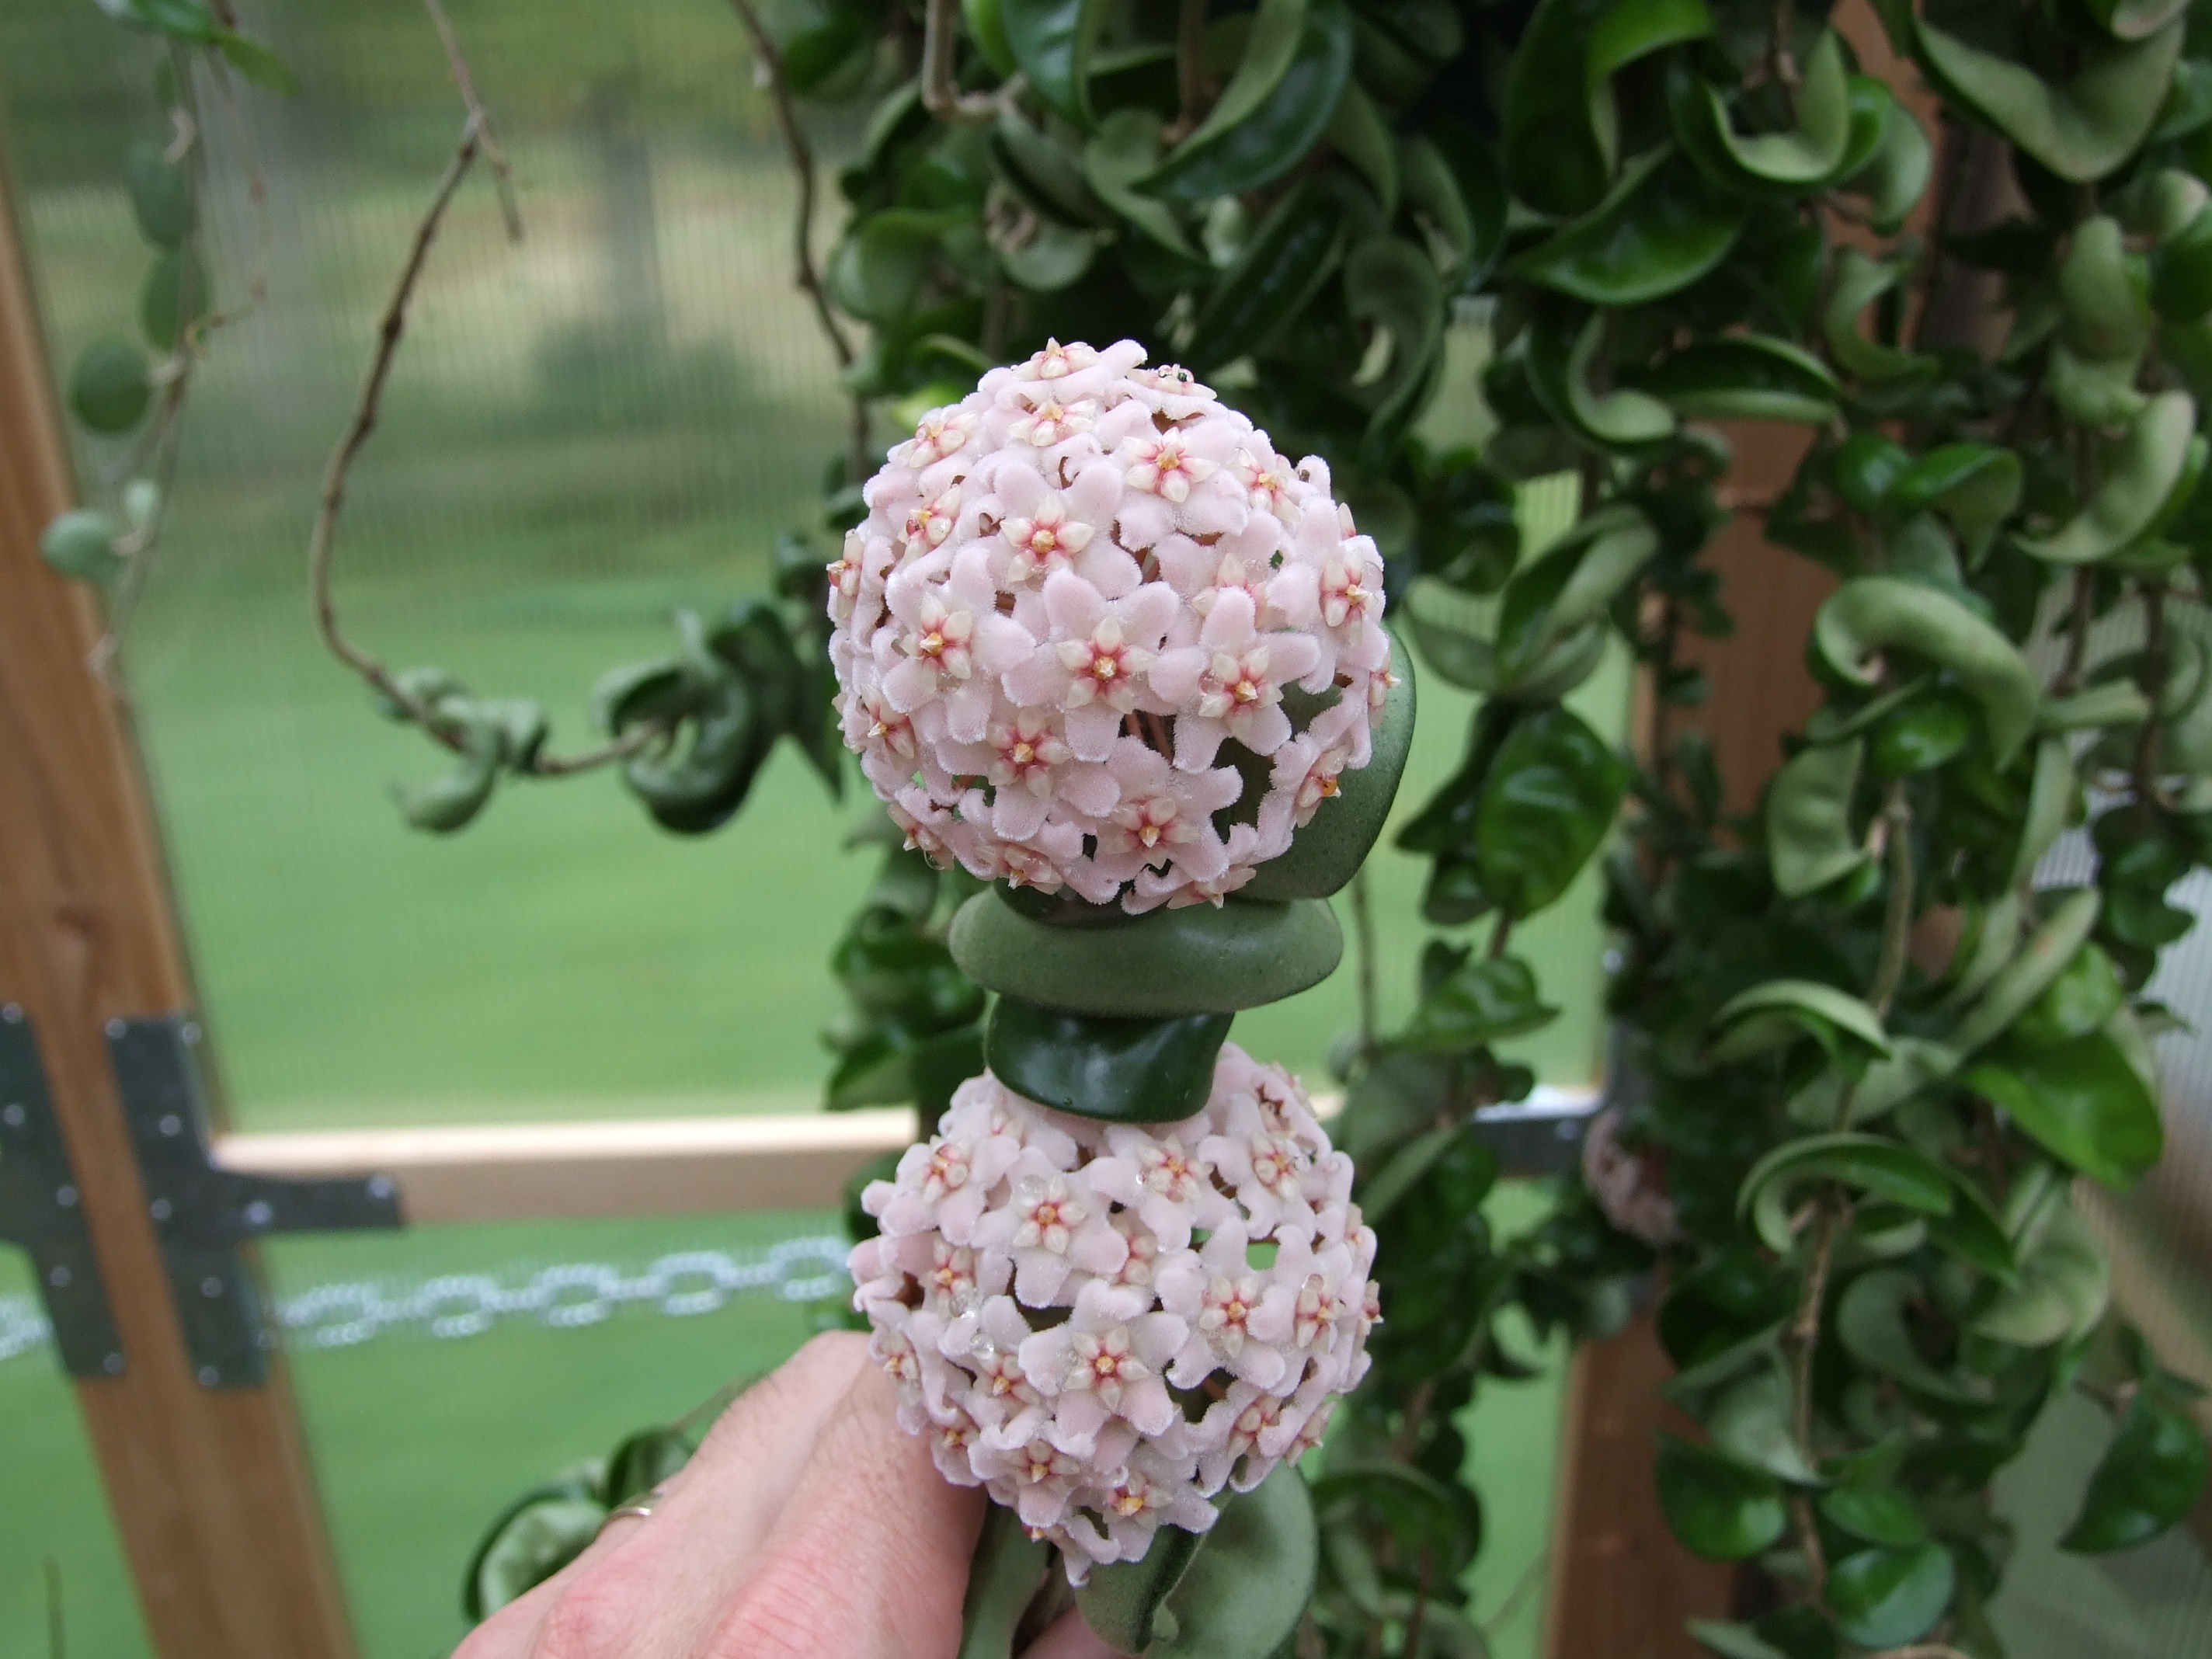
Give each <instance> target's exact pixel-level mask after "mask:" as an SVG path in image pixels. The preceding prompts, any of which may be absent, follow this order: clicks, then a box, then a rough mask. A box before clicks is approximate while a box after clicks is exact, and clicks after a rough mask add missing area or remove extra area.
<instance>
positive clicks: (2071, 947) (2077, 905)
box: [1951, 887, 2101, 1054]
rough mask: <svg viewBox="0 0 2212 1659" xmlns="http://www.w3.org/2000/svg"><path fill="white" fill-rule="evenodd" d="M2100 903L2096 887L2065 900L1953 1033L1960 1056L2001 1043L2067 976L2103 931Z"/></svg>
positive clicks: (2088, 888)
mask: <svg viewBox="0 0 2212 1659" xmlns="http://www.w3.org/2000/svg"><path fill="white" fill-rule="evenodd" d="M2100 902H2101V901H2100V897H2099V895H2098V892H2097V890H2096V889H2095V888H2093V887H2080V888H2076V889H2075V890H2073V891H2072V892H2070V893H2069V894H2067V895H2066V896H2064V897H2063V898H2062V899H2060V900H2059V902H2058V903H2057V907H2056V908H2054V909H2053V910H2052V911H2051V916H2050V919H2049V920H2048V921H2045V922H2044V924H2043V925H2042V926H2041V927H2039V928H2038V929H2036V932H2035V937H2034V938H2033V939H2030V940H2029V941H2028V944H2027V949H2026V950H2024V951H2021V953H2020V954H2019V955H2018V956H2016V957H2013V958H2012V959H2011V960H2010V961H2008V963H2006V964H2005V966H2004V967H2003V969H2002V970H2000V971H1999V972H1998V973H1996V975H1993V976H1992V977H1991V978H1990V982H1989V988H1988V989H1987V990H1986V991H1984V993H1983V994H1982V997H1981V1000H1979V1001H1978V1002H1977V1003H1976V1004H1975V1005H1974V1006H1973V1008H1972V1012H1969V1013H1968V1014H1967V1015H1966V1018H1964V1019H1962V1020H1960V1022H1959V1024H1958V1027H1957V1029H1956V1030H1954V1031H1953V1032H1952V1034H1951V1042H1952V1045H1953V1046H1954V1048H1957V1049H1958V1050H1959V1052H1960V1054H1972V1053H1973V1052H1974V1050H1975V1049H1977V1048H1981V1047H1982V1046H1983V1045H1984V1044H1985V1043H1988V1042H1993V1041H1995V1040H1996V1038H1997V1037H1998V1036H2001V1035H2002V1033H2003V1032H2004V1030H2006V1028H2007V1027H2008V1026H2010V1025H2011V1024H2012V1023H2013V1021H2015V1019H2017V1018H2020V1016H2021V1014H2022V1013H2024V1012H2026V1011H2027V1006H2028V1005H2029V1004H2031V1003H2033V1001H2034V1000H2036V999H2037V998H2038V997H2039V996H2041V995H2042V994H2043V993H2044V991H2045V989H2046V988H2047V987H2049V986H2050V984H2051V981H2053V980H2056V979H2057V977H2058V975H2060V974H2061V973H2063V971H2064V970H2065V968H2066V965H2067V963H2070V962H2071V961H2073V959H2074V956H2075V952H2076V951H2079V950H2080V949H2081V946H2082V945H2083V944H2084V943H2085V942H2086V941H2087V939H2088V937H2089V933H2090V930H2091V929H2092V928H2093V927H2095V926H2096V925H2097V911H2098V908H2099V905H2100Z"/></svg>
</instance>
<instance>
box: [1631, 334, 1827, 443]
mask: <svg viewBox="0 0 2212 1659" xmlns="http://www.w3.org/2000/svg"><path fill="white" fill-rule="evenodd" d="M1635 384H1636V385H1637V386H1638V387H1640V388H1641V389H1643V390H1644V391H1645V392H1650V393H1652V394H1653V395H1654V396H1656V397H1657V398H1661V399H1662V401H1664V402H1665V403H1667V404H1669V405H1670V406H1671V407H1672V408H1673V409H1674V411H1675V412H1676V413H1677V414H1680V415H1686V416H1690V417H1691V418H1692V419H1694V420H1709V421H1800V422H1808V423H1809V424H1814V425H1818V424H1820V423H1822V422H1827V421H1832V420H1833V419H1834V418H1835V416H1836V410H1837V404H1838V401H1839V400H1840V399H1841V398H1842V396H1843V392H1842V388H1841V387H1839V386H1837V384H1836V377H1835V376H1834V375H1833V374H1830V373H1829V372H1828V367H1827V365H1826V363H1823V362H1821V361H1820V359H1819V358H1818V357H1815V356H1813V355H1812V353H1810V352H1808V351H1806V350H1803V349H1801V348H1800V347H1797V346H1794V345H1792V344H1790V343H1789V342H1788V341H1787V340H1778V339H1774V338H1772V337H1770V336H1767V335H1764V334H1723V335H1720V336H1717V337H1714V338H1711V339H1706V340H1699V341H1697V342H1695V343H1692V344H1691V345H1688V346H1686V347H1684V348H1683V349H1681V350H1680V351H1677V352H1675V353H1674V354H1673V355H1672V356H1668V357H1666V358H1663V359H1662V360H1661V361H1660V362H1659V363H1658V364H1657V365H1656V366H1655V367H1654V368H1651V369H1650V370H1649V371H1647V372H1646V373H1644V374H1641V375H1638V377H1637V379H1636V381H1635Z"/></svg>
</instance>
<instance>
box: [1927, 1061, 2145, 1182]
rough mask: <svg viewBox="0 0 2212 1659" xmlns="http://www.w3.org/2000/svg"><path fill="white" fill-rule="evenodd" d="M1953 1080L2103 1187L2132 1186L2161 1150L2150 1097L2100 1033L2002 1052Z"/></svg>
mask: <svg viewBox="0 0 2212 1659" xmlns="http://www.w3.org/2000/svg"><path fill="white" fill-rule="evenodd" d="M1959 1081H1960V1084H1961V1085H1963V1086H1964V1087H1966V1088H1968V1089H1971V1090H1972V1091H1974V1092H1975V1093H1976V1094H1978V1095H1981V1096H1983V1097H1985V1098H1987V1099H1989V1100H1991V1101H1994V1102H1995V1103H1996V1104H1998V1105H2000V1106H2002V1107H2003V1108H2004V1109H2005V1110H2007V1111H2008V1112H2009V1113H2011V1114H2012V1116H2013V1121H2015V1123H2017V1124H2019V1126H2020V1127H2021V1128H2022V1129H2023V1130H2025V1131H2027V1133H2028V1134H2029V1135H2030V1136H2032V1137H2033V1139H2035V1140H2036V1141H2037V1142H2038V1143H2039V1145H2041V1146H2043V1147H2044V1148H2045V1151H2047V1152H2051V1154H2052V1155H2053V1156H2054V1157H2057V1158H2063V1160H2065V1162H2066V1163H2068V1164H2070V1165H2072V1166H2073V1167H2074V1168H2075V1169H2077V1170H2081V1173H2082V1174H2084V1175H2086V1176H2090V1177H2092V1178H2093V1179H2094V1180H2097V1181H2100V1182H2104V1183H2105V1184H2106V1186H2108V1187H2115V1188H2124V1187H2127V1186H2129V1185H2130V1184H2132V1183H2133V1182H2134V1181H2135V1179H2136V1176H2140V1175H2141V1174H2142V1172H2143V1171H2144V1170H2148V1169H2149V1168H2150V1166H2151V1165H2152V1164H2155V1163H2157V1162H2158V1157H2159V1153H2160V1152H2162V1151H2163V1150H2164V1149H2165V1146H2166V1132H2165V1129H2164V1127H2163V1126H2162V1125H2161V1124H2160V1121H2159V1115H2158V1100H2157V1097H2155V1096H2154V1094H2153V1093H2152V1092H2151V1091H2150V1088H2149V1087H2148V1085H2146V1084H2145V1083H2144V1081H2143V1079H2142V1077H2141V1076H2140V1075H2139V1074H2138V1073H2137V1072H2136V1068H2135V1067H2134V1066H2133V1065H2131V1064H2130V1062H2129V1060H2128V1057H2127V1055H2126V1054H2124V1052H2123V1051H2122V1050H2121V1048H2119V1046H2118V1044H2117V1043H2115V1042H2113V1041H2112V1038H2111V1037H2109V1036H2106V1035H2105V1034H2104V1033H2103V1032H2101V1031H2099V1032H2094V1033H2093V1034H2091V1035H2090V1036H2085V1037H2078V1038H2076V1039H2075V1041H2073V1042H2067V1043H2062V1044H2061V1045H2059V1046H2058V1047H2057V1048H2041V1049H2037V1050H2034V1051H2033V1052H2025V1053H2023V1052H2019V1051H2016V1050H2015V1049H2013V1048H2010V1047H2009V1046H2008V1047H2007V1048H2002V1049H1999V1050H1996V1052H1994V1053H1993V1054H1991V1055H1990V1057H1989V1058H1988V1059H1986V1060H1983V1061H1981V1062H1980V1063H1978V1064H1977V1065H1975V1066H1971V1067H1969V1068H1968V1069H1967V1071H1966V1073H1965V1074H1964V1075H1963V1076H1962V1077H1961V1078H1960V1079H1959Z"/></svg>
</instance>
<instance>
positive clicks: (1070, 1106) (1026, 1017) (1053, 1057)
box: [983, 996, 1235, 1123]
mask: <svg viewBox="0 0 2212 1659" xmlns="http://www.w3.org/2000/svg"><path fill="white" fill-rule="evenodd" d="M1233 1018H1235V1016H1234V1015H1231V1014H1183V1015H1180V1016H1172V1017H1169V1018H1156V1019H1118V1018H1109V1017H1106V1016H1102V1015H1096V1014H1071V1013H1067V1012H1063V1011H1061V1010H1059V1009H1054V1008H1040V1007H1037V1006H1036V1005H1035V1004H1033V1003H1028V1002H1024V1001H1021V1000H1019V999H1018V998H1015V997H1012V996H1001V997H1000V999H999V1000H998V1003H997V1005H996V1006H994V1008H993V1009H992V1010H991V1018H990V1021H989V1023H988V1024H987V1025H986V1026H985V1027H984V1028H983V1062H984V1064H985V1065H987V1066H989V1067H990V1068H991V1072H992V1074H993V1075H994V1077H996V1078H997V1079H999V1081H1000V1082H1001V1083H1003V1084H1005V1085H1006V1086H1007V1087H1008V1088H1009V1089H1012V1091H1014V1092H1015V1093H1016V1094H1018V1095H1021V1096H1023V1097H1026V1098H1028V1099H1030V1100H1034V1101H1036V1103H1038V1104H1039V1105H1042V1106H1049V1107H1051V1108H1053V1109H1054V1110H1055V1111H1062V1112H1073V1113H1074V1114H1075V1115H1077V1116H1079V1117H1091V1118H1103V1119H1104V1120H1105V1121H1108V1122H1110V1123H1179V1122H1181V1121H1182V1120H1183V1119H1185V1118H1187V1117H1189V1116H1191V1115H1194V1114H1195V1113H1197V1112H1199V1111H1200V1110H1202V1109H1204V1108H1205V1105H1206V1095H1207V1093H1208V1092H1209V1091H1211V1090H1212V1087H1213V1062H1214V1060H1216V1059H1217V1058H1218V1056H1219V1054H1220V1053H1221V1045H1222V1043H1223V1042H1225V1040H1226V1039H1227V1038H1228V1036H1229V1023H1230V1021H1231V1019H1233Z"/></svg>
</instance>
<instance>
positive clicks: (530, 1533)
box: [461, 1481, 607, 1620]
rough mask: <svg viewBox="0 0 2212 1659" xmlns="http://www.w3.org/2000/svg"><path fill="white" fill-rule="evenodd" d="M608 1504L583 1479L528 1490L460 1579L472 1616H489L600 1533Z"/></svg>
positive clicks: (494, 1528) (496, 1526) (495, 1526)
mask: <svg viewBox="0 0 2212 1659" xmlns="http://www.w3.org/2000/svg"><path fill="white" fill-rule="evenodd" d="M606 1518H607V1507H606V1505H605V1504H602V1503H600V1502H599V1499H598V1498H596V1497H594V1496H592V1493H591V1492H590V1490H589V1488H588V1486H586V1484H585V1483H584V1482H581V1481H573V1482H572V1481H562V1482H556V1483H555V1484H553V1485H551V1486H544V1487H541V1488H539V1489H538V1490H537V1491H535V1492H528V1493H526V1494H525V1495H524V1496H523V1497H522V1498H520V1499H518V1500H517V1501H516V1502H515V1503H514V1504H513V1506H511V1507H510V1508H509V1509H508V1510H507V1512H506V1513H505V1514H503V1515H501V1516H500V1517H499V1519H498V1520H496V1521H495V1522H493V1523H492V1528H491V1530H490V1532H489V1534H486V1536H485V1538H484V1540H483V1542H482V1543H481V1544H479V1545H478V1546H477V1553H476V1556H475V1558H474V1559H472V1560H471V1561H470V1563H469V1566H468V1571H467V1573H466V1575H465V1577H464V1578H463V1580H462V1583H461V1601H462V1606H463V1609H464V1611H465V1612H466V1613H467V1615H468V1616H469V1617H470V1618H471V1619H476V1620H482V1619H488V1618H489V1617H490V1616H491V1615H492V1614H493V1613H496V1612H498V1611H499V1609H500V1608H501V1607H505V1606H506V1605H507V1603H508V1602H510V1601H514V1600H516V1599H518V1598H519V1597H520V1596H521V1595H523V1594H524V1593H525V1592H526V1591H528V1590H531V1589H535V1588H536V1587H537V1586H538V1585H539V1584H542V1583H544V1582H545V1581H546V1580H547V1579H548V1578H550V1577H552V1576H553V1575H554V1574H555V1573H556V1572H558V1571H561V1569H562V1568H563V1567H565V1566H567V1565H568V1563H570V1562H571V1561H573V1560H574V1559H576V1558H577V1557H578V1556H580V1555H581V1554H582V1553H584V1551H585V1550H586V1547H589V1546H590V1544H591V1541H592V1540H593V1539H594V1538H596V1537H598V1536H599V1528H600V1527H601V1526H602V1525H603V1524H604V1523H605V1521H606Z"/></svg>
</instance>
